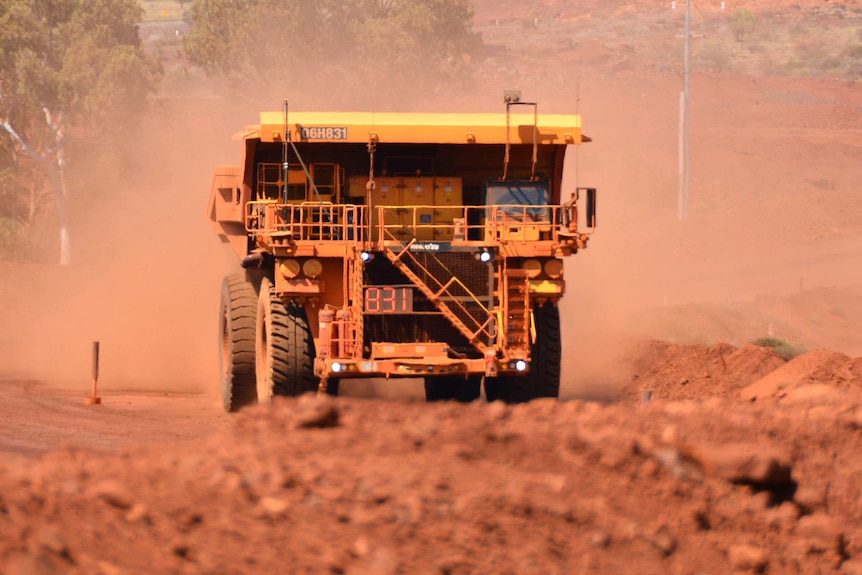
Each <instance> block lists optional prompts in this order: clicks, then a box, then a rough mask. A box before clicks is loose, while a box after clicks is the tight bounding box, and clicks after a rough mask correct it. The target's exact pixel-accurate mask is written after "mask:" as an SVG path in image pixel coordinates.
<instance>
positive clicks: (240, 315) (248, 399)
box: [219, 274, 257, 412]
mask: <svg viewBox="0 0 862 575" xmlns="http://www.w3.org/2000/svg"><path fill="white" fill-rule="evenodd" d="M256 318H257V292H256V291H255V289H254V286H253V285H252V283H251V282H249V281H247V280H246V277H245V274H235V275H231V276H227V277H226V278H224V281H223V282H222V288H221V312H220V314H219V338H220V340H219V373H220V379H221V385H220V389H221V398H222V405H223V406H224V409H225V411H228V412H234V411H238V410H239V409H241V408H243V407H245V406H246V405H250V404H252V403H254V402H255V400H256V399H257V388H256V382H255V361H254V353H255V350H254V346H255V331H256Z"/></svg>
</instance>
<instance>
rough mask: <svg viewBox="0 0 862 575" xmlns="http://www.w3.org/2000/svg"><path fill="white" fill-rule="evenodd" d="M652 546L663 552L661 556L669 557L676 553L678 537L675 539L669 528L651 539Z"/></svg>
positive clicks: (662, 529) (665, 528)
mask: <svg viewBox="0 0 862 575" xmlns="http://www.w3.org/2000/svg"><path fill="white" fill-rule="evenodd" d="M650 543H652V546H653V547H655V548H656V549H658V550H659V551H661V554H662V555H664V556H665V557H668V556H670V555H672V554H673V552H674V551H676V545H677V543H676V537H674V536H673V535H672V534H671V532H670V530H668V528H667V527H662V528H661V529H659V530H658V531H657V532H656V533H655V535H653V536H652V538H650Z"/></svg>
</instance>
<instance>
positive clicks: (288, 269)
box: [278, 260, 299, 280]
mask: <svg viewBox="0 0 862 575" xmlns="http://www.w3.org/2000/svg"><path fill="white" fill-rule="evenodd" d="M278 269H279V270H281V275H283V276H284V277H286V278H287V279H289V280H291V279H293V278H295V277H296V276H298V275H299V262H298V261H296V260H282V262H281V265H279V266H278Z"/></svg>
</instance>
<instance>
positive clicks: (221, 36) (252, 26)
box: [184, 0, 476, 104]
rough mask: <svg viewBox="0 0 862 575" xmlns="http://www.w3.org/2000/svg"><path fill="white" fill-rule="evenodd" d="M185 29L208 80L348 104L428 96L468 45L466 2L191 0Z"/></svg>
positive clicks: (454, 70)
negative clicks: (213, 77) (243, 82)
mask: <svg viewBox="0 0 862 575" xmlns="http://www.w3.org/2000/svg"><path fill="white" fill-rule="evenodd" d="M189 19H190V20H191V23H192V31H191V33H189V34H188V35H187V36H186V37H185V39H184V50H185V53H186V54H187V56H188V57H189V59H190V61H191V62H192V63H194V64H197V65H200V66H201V67H203V68H204V70H206V71H207V72H208V73H210V74H214V75H224V76H229V77H234V78H241V79H243V78H244V79H246V80H252V81H255V82H260V83H263V84H265V85H268V86H270V87H277V89H279V90H287V89H288V88H287V87H291V89H295V90H302V91H303V92H309V91H314V92H316V93H318V94H325V95H326V96H328V97H329V98H330V99H334V100H339V99H340V101H342V102H343V103H353V104H356V103H357V102H362V101H374V102H377V103H381V99H384V100H385V99H386V98H387V97H388V96H394V95H395V94H405V95H409V96H411V97H421V96H422V95H423V93H424V94H427V95H430V92H431V91H432V90H433V89H435V88H436V87H437V86H438V85H439V84H440V83H442V82H447V81H451V80H452V79H453V78H456V77H458V76H459V74H461V73H462V72H463V62H464V55H465V54H469V53H470V52H471V51H472V50H473V48H474V47H475V45H476V37H475V35H474V34H473V33H472V31H471V25H472V7H471V3H470V2H469V0H316V1H314V2H308V1H305V0H196V2H195V3H194V4H193V5H192V7H191V9H190V11H189Z"/></svg>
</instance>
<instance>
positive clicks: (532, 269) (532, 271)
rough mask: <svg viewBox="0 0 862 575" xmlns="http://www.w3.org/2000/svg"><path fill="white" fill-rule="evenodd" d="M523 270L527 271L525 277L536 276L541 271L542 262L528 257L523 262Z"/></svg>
mask: <svg viewBox="0 0 862 575" xmlns="http://www.w3.org/2000/svg"><path fill="white" fill-rule="evenodd" d="M524 271H525V272H527V277H528V278H530V279H533V278H535V277H538V276H539V274H541V273H542V262H540V261H539V260H534V259H529V260H527V261H525V262H524Z"/></svg>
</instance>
